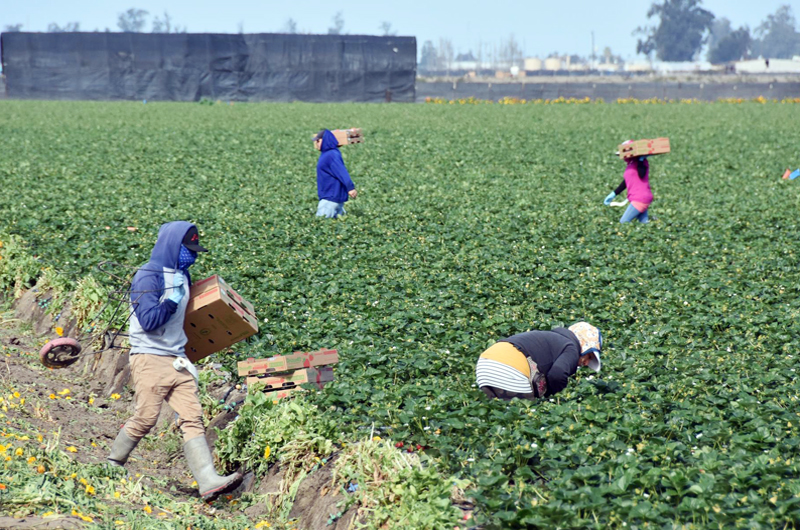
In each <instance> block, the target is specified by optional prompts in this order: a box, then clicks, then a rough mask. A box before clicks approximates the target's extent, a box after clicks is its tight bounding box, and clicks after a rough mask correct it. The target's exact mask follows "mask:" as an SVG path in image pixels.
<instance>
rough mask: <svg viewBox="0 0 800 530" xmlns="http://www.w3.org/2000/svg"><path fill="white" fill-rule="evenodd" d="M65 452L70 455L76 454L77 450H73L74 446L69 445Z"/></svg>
mask: <svg viewBox="0 0 800 530" xmlns="http://www.w3.org/2000/svg"><path fill="white" fill-rule="evenodd" d="M67 451H69V452H70V453H77V452H78V450H77V449H75V446H74V445H70V446H69V447H67Z"/></svg>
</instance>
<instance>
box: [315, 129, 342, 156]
mask: <svg viewBox="0 0 800 530" xmlns="http://www.w3.org/2000/svg"><path fill="white" fill-rule="evenodd" d="M338 148H339V142H338V141H337V140H336V137H335V136H334V135H333V133H332V132H330V131H329V130H328V129H325V131H324V132H323V133H322V147H320V151H322V152H323V153H324V152H325V151H330V150H331V149H338Z"/></svg>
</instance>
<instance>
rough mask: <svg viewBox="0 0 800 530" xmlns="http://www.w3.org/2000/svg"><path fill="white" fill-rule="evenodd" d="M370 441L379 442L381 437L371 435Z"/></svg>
mask: <svg viewBox="0 0 800 530" xmlns="http://www.w3.org/2000/svg"><path fill="white" fill-rule="evenodd" d="M372 441H373V442H380V441H381V437H380V436H373V437H372Z"/></svg>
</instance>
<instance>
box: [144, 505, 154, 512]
mask: <svg viewBox="0 0 800 530" xmlns="http://www.w3.org/2000/svg"><path fill="white" fill-rule="evenodd" d="M144 513H153V509H152V508H151V507H150V506H145V507H144Z"/></svg>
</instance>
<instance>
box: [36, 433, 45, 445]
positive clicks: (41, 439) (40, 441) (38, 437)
mask: <svg viewBox="0 0 800 530" xmlns="http://www.w3.org/2000/svg"><path fill="white" fill-rule="evenodd" d="M36 439H37V440H39V443H42V441H43V440H44V436H42V435H41V434H40V435H39V436H37V437H36Z"/></svg>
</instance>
